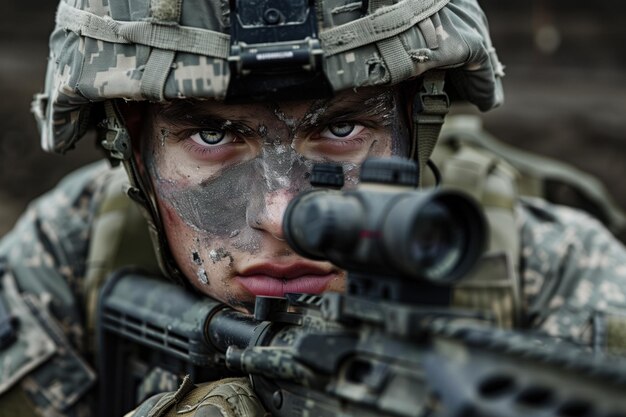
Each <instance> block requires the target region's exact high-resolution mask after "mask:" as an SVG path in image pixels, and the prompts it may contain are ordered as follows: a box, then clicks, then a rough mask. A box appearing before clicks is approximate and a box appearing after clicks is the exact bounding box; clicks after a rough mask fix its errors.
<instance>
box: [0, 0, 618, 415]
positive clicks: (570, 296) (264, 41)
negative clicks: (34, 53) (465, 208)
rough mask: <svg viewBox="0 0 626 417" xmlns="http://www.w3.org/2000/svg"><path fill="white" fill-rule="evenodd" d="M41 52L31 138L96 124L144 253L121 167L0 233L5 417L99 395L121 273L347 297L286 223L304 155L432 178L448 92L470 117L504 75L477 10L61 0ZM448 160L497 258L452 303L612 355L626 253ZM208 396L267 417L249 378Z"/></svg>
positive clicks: (491, 173)
mask: <svg viewBox="0 0 626 417" xmlns="http://www.w3.org/2000/svg"><path fill="white" fill-rule="evenodd" d="M228 33H230V37H229V36H228V35H227V34H228ZM276 39H280V40H281V41H280V42H277V41H276ZM50 46H51V52H50V57H49V66H48V72H47V77H46V86H45V91H44V93H43V94H41V95H38V96H37V97H36V100H35V102H34V104H33V111H34V113H35V115H36V117H37V120H38V122H39V127H40V130H41V138H42V144H43V147H44V148H45V149H46V150H49V151H55V152H61V153H62V152H65V151H68V150H69V149H71V148H72V147H73V146H74V144H75V142H76V141H77V140H78V139H80V138H81V137H82V136H83V135H84V134H85V132H86V131H87V129H88V128H89V127H96V129H97V130H98V132H99V138H100V139H101V141H102V146H103V148H104V149H105V150H106V152H107V155H108V157H109V159H110V160H111V161H113V162H117V163H119V162H121V163H122V164H123V165H124V168H125V171H126V173H127V175H128V178H127V179H126V180H125V181H123V182H128V183H129V186H127V187H126V188H125V190H126V193H127V194H128V196H130V197H131V198H132V200H134V201H135V202H136V203H138V205H139V207H141V210H142V212H143V214H144V215H145V216H146V220H147V223H148V228H147V234H149V235H150V237H151V238H152V241H153V242H154V247H155V251H154V252H150V253H148V254H146V253H145V252H144V251H143V249H142V248H143V247H144V246H143V245H142V243H143V242H145V240H146V239H148V237H147V234H146V235H142V234H141V233H142V232H141V231H140V232H137V233H133V232H132V231H133V230H134V227H135V225H136V224H137V220H136V218H135V217H133V216H134V214H133V211H132V210H133V208H130V207H128V205H127V204H126V200H120V199H119V198H118V196H117V194H119V192H118V191H119V189H120V188H121V181H120V172H121V171H120V170H119V169H110V168H109V167H108V166H106V164H104V163H99V164H96V165H92V166H89V167H86V168H84V169H82V170H80V171H78V172H76V173H74V174H72V175H70V176H69V177H68V178H67V179H66V180H64V181H63V182H62V183H61V184H60V185H59V186H58V187H57V188H56V189H55V190H53V191H51V192H50V193H48V194H47V195H45V196H43V197H41V198H40V199H38V200H37V201H36V202H34V203H33V204H32V205H31V206H30V208H29V210H28V212H27V213H25V214H24V215H23V217H22V219H21V220H20V221H19V223H18V224H17V226H16V227H15V229H14V230H13V231H12V232H11V233H9V234H8V235H7V236H5V237H4V239H3V240H2V241H1V243H0V259H1V260H2V261H1V263H0V277H1V278H2V287H1V290H2V293H1V294H2V297H1V298H0V301H1V303H0V307H1V308H0V315H2V317H1V319H2V320H1V324H2V325H1V326H0V332H1V333H0V344H1V345H0V348H1V349H2V350H1V351H0V355H1V356H2V358H3V360H2V361H1V362H0V363H1V365H0V368H1V372H0V409H1V410H3V411H5V410H6V413H7V415H46V416H57V415H68V416H74V415H76V416H79V415H80V416H85V415H91V414H92V413H94V410H97V407H98V406H97V404H98V401H106V400H107V399H104V398H100V399H96V398H94V395H93V393H92V392H93V386H94V383H95V380H96V375H95V373H94V371H93V363H92V361H93V354H94V352H93V346H92V344H93V342H92V337H93V336H92V334H91V333H92V331H93V306H94V303H95V300H96V298H97V293H98V290H99V288H100V286H101V285H102V282H103V280H104V277H105V276H106V275H107V273H108V272H109V271H110V270H111V269H113V268H115V267H118V266H121V265H131V264H138V263H139V264H142V263H144V262H145V263H150V261H149V259H150V257H151V256H154V255H156V259H157V261H158V264H159V266H160V268H161V270H162V271H163V273H164V274H165V275H166V276H167V277H168V278H170V279H173V280H176V281H178V282H180V283H181V285H186V286H188V288H189V289H190V290H192V289H193V290H196V291H199V292H201V293H203V294H206V295H207V296H210V297H213V298H216V299H218V300H221V301H223V302H225V303H227V304H229V305H231V306H233V307H235V308H237V309H239V310H241V311H249V310H250V305H251V303H252V302H253V300H254V297H255V296H257V295H283V294H284V293H285V292H305V293H320V292H323V291H342V290H343V288H344V283H345V276H344V272H343V271H341V270H339V269H337V268H336V267H334V266H333V265H332V264H330V263H327V262H320V261H310V260H307V259H303V258H301V257H299V256H297V255H296V254H295V253H294V252H293V251H292V250H291V249H290V248H289V247H288V245H287V244H286V242H285V241H284V237H283V234H282V230H281V218H282V214H283V211H284V209H285V206H286V204H287V202H288V201H289V200H290V199H291V198H292V197H293V196H294V195H295V194H296V193H298V192H300V191H303V190H306V189H307V188H308V187H309V184H308V177H309V175H310V172H311V167H312V165H313V164H314V163H315V162H320V161H332V162H335V163H338V164H340V165H341V166H342V167H343V169H344V172H345V183H346V187H353V186H354V185H355V184H356V182H357V174H358V170H359V164H360V163H361V162H362V161H363V160H364V159H365V158H366V157H368V156H392V155H397V156H406V157H412V158H414V159H415V160H416V161H417V162H418V164H419V166H420V168H421V172H426V170H427V168H426V167H427V166H428V162H427V161H428V159H429V157H430V154H431V152H432V150H433V147H434V144H435V141H436V138H437V135H438V131H439V128H440V126H441V124H442V122H443V119H444V116H445V114H446V112H447V110H448V105H449V100H448V96H447V95H446V93H445V92H444V89H443V87H444V84H445V85H446V90H445V91H447V92H448V93H449V94H450V95H451V96H453V98H460V99H464V100H468V101H470V102H472V103H474V104H475V105H477V106H478V107H479V108H480V109H482V110H488V109H490V108H493V107H495V106H497V105H498V104H500V103H501V102H502V90H501V85H500V77H501V76H502V75H503V73H502V66H501V64H500V62H499V61H498V58H497V55H496V53H495V50H494V49H493V47H492V46H491V42H490V39H489V35H488V30H487V24H486V20H485V18H484V16H483V13H482V11H481V10H480V8H479V6H478V4H477V2H476V1H474V0H452V1H446V0H433V1H421V0H403V1H399V2H394V1H385V0H378V1H369V2H367V1H364V2H348V1H344V0H330V1H324V2H318V3H317V4H316V8H314V7H313V4H312V2H304V1H302V2H280V4H279V2H269V1H268V2H260V3H259V2H254V1H245V0H239V1H233V2H230V4H229V3H228V2H224V1H204V0H184V1H183V0H151V1H150V2H126V1H119V0H109V1H92V0H90V1H74V0H62V1H61V3H60V6H59V10H58V13H57V17H56V28H55V30H54V32H53V34H52V36H51V39H50ZM450 160H451V161H453V162H451V163H450V164H449V165H446V166H445V167H444V174H446V175H445V176H444V181H449V182H451V183H453V184H452V185H453V186H459V187H462V188H469V189H470V191H471V192H472V193H473V194H474V195H475V196H477V197H478V198H479V199H481V201H482V202H483V204H485V206H487V210H488V217H489V220H490V222H491V224H492V226H493V228H494V230H495V232H494V236H493V237H492V241H491V243H490V253H496V254H498V253H499V254H501V255H502V256H500V257H499V258H498V259H500V261H501V262H502V265H503V266H504V268H502V269H501V270H503V271H505V273H504V276H496V277H494V278H493V281H494V282H493V283H492V284H493V285H491V284H489V285H485V286H484V287H483V288H479V289H478V290H477V292H476V290H469V289H467V291H465V292H462V291H460V292H459V300H458V303H459V304H463V305H468V306H473V307H476V308H490V309H493V310H498V311H496V315H498V317H499V322H500V324H501V325H503V326H517V327H521V328H530V327H532V328H535V329H538V330H540V331H543V332H545V333H547V334H549V335H552V336H554V337H557V338H563V339H568V340H572V341H575V342H578V343H584V344H588V345H591V344H592V338H591V335H592V334H593V335H594V338H593V341H595V342H596V345H597V346H596V347H597V348H602V347H608V348H609V349H614V350H619V349H622V348H624V346H623V345H624V342H623V340H624V337H621V338H620V336H623V335H622V333H623V330H621V329H623V328H624V327H625V326H621V327H620V325H621V324H623V323H625V320H624V319H623V318H622V316H621V312H623V311H625V310H624V309H625V308H626V290H624V288H626V269H625V267H624V265H625V264H626V263H625V262H624V261H626V252H625V251H624V248H623V247H622V246H621V245H620V244H619V243H618V242H617V241H616V240H615V239H614V238H613V237H612V236H611V235H610V234H609V233H608V232H607V231H606V230H605V229H604V228H603V227H602V226H601V225H600V224H599V223H598V222H597V221H595V220H593V219H592V218H590V217H588V216H586V215H584V214H582V213H580V212H577V211H574V210H571V209H567V208H564V207H557V206H552V205H550V204H548V203H546V202H544V201H541V200H537V199H533V200H518V199H517V198H516V195H515V192H514V187H513V186H512V185H511V184H512V183H513V181H514V177H515V174H514V172H513V171H512V170H511V169H510V168H508V167H507V166H506V165H505V164H501V163H500V162H499V161H497V160H496V159H493V158H489V157H486V156H485V155H483V154H482V153H480V152H478V151H476V150H473V149H462V152H461V151H459V152H458V153H457V154H455V156H454V157H453V158H451V159H450ZM468 166H471V167H473V168H471V169H465V168H464V167H468ZM485 166H487V167H488V168H489V169H482V168H481V167H485ZM474 168H476V170H474ZM455 172H456V174H455ZM474 172H479V174H476V175H475V174H474ZM425 177H426V175H424V179H423V182H424V183H426V182H427V179H426V178H425ZM446 178H449V179H446ZM499 184H500V185H501V184H505V186H504V187H502V186H499ZM489 210H490V211H491V215H489ZM124 233H131V234H132V236H133V238H132V239H128V238H127V237H121V236H122V235H123V234H124ZM140 236H141V237H140ZM135 239H137V240H135ZM139 240H141V242H140V241H139ZM145 259H148V260H147V261H146V260H145ZM502 283H505V285H500V284H502ZM502 288H505V290H504V291H502V290H501V289H502ZM472 291H474V292H473V293H472ZM486 294H488V296H486ZM481 299H483V300H484V299H487V300H488V303H487V305H479V304H480V303H479V301H477V300H481ZM620 332H621V333H620ZM155 375H156V376H155ZM150 378H152V379H154V378H157V379H159V380H160V381H161V385H160V388H161V389H162V390H164V391H165V390H174V389H176V384H175V383H174V382H172V380H171V379H168V377H167V376H163V375H161V374H158V373H152V372H150V373H149V375H147V376H146V379H150ZM196 382H202V381H196ZM100 383H103V384H106V383H107V381H100ZM198 389H200V388H198ZM201 389H202V390H203V391H200V394H198V392H197V391H195V390H194V391H192V392H195V394H193V398H198V399H199V400H198V401H197V402H198V403H200V404H201V405H202V406H200V407H192V408H190V411H189V412H188V413H189V414H193V413H195V412H196V410H197V414H198V415H205V414H202V413H206V415H228V416H231V415H237V416H243V415H245V416H248V415H262V414H263V409H262V407H261V406H260V404H259V403H258V401H256V400H255V399H254V394H253V392H252V390H251V388H250V387H249V386H248V385H247V384H246V383H245V380H240V379H238V380H235V381H227V382H221V383H220V382H218V383H216V384H211V385H208V386H203V387H202V388H201ZM172 398H173V397H171V396H166V397H163V396H162V395H160V396H157V397H152V398H151V399H150V400H148V401H147V402H146V403H144V404H143V405H142V406H141V407H140V408H139V409H138V411H137V413H136V415H144V413H145V415H147V414H148V412H149V410H151V409H153V411H152V413H153V414H152V415H157V414H154V413H155V411H154V410H155V409H160V410H161V411H162V412H165V411H166V409H167V407H165V406H164V402H165V400H167V399H172ZM176 399H177V400H178V399H179V398H178V397H176ZM172 401H173V400H172ZM171 404H172V403H171V402H170V403H167V405H171ZM196 405H197V404H196ZM159 407H160V408H159ZM161 411H160V412H161ZM210 412H217V414H209V413H210ZM158 415H161V414H158Z"/></svg>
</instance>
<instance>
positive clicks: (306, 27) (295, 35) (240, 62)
mask: <svg viewBox="0 0 626 417" xmlns="http://www.w3.org/2000/svg"><path fill="white" fill-rule="evenodd" d="M230 22H231V23H230V24H231V27H230V39H231V40H230V56H229V57H228V63H229V68H230V74H231V77H230V83H229V85H228V92H227V95H226V102H229V103H241V102H254V101H268V100H271V101H280V100H290V99H294V98H295V97H297V98H298V99H315V98H325V97H331V96H332V94H333V90H332V87H331V85H330V83H329V82H328V79H327V78H326V75H325V74H324V71H323V65H322V64H323V59H324V51H323V50H322V47H321V44H320V40H319V37H318V29H317V15H316V12H315V1H314V0H230Z"/></svg>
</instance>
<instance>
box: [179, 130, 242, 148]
mask: <svg viewBox="0 0 626 417" xmlns="http://www.w3.org/2000/svg"><path fill="white" fill-rule="evenodd" d="M189 139H190V140H192V141H193V142H194V143H195V144H197V145H200V146H202V147H213V146H217V145H225V144H227V143H233V142H235V141H236V140H237V138H236V136H235V135H234V134H233V133H232V132H228V131H226V130H224V129H203V130H200V131H197V132H195V133H193V134H191V135H190V136H189Z"/></svg>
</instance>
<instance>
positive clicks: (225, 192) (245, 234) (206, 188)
mask: <svg viewBox="0 0 626 417" xmlns="http://www.w3.org/2000/svg"><path fill="white" fill-rule="evenodd" d="M312 164H313V162H312V161H308V160H306V159H305V158H303V157H302V156H300V155H298V154H296V153H295V151H293V149H291V148H290V147H288V146H284V145H279V146H269V147H264V149H263V150H262V153H261V155H259V156H258V157H257V158H255V159H253V160H251V161H247V162H244V163H241V164H239V165H237V166H235V167H232V168H228V169H226V170H225V171H224V172H223V173H221V174H220V175H218V176H216V177H214V178H211V179H209V180H205V181H203V182H202V183H200V184H199V185H191V186H188V187H181V186H180V184H178V183H177V182H175V181H171V180H167V179H164V178H161V177H159V176H158V174H157V176H156V178H157V181H156V187H157V189H158V190H159V191H158V192H159V194H160V195H161V197H162V198H164V199H165V200H166V201H168V202H169V204H171V205H172V206H173V207H174V209H175V211H176V212H177V213H178V214H179V215H180V216H181V218H182V219H183V221H184V222H185V223H187V224H188V225H190V226H191V227H193V228H194V229H195V230H197V231H198V232H202V233H203V234H205V233H206V234H209V235H212V236H218V237H221V238H228V239H232V241H233V244H234V246H235V247H238V248H241V249H243V248H246V249H248V250H250V251H254V250H255V249H256V248H257V246H258V245H257V244H255V242H256V239H254V233H251V230H250V228H249V227H246V226H252V227H254V226H255V222H257V221H259V217H260V216H262V215H263V213H264V212H265V211H268V210H270V211H271V210H272V209H273V208H272V207H268V206H267V203H268V202H267V198H266V196H268V195H269V194H271V193H275V192H279V190H280V192H283V193H285V194H287V195H288V196H291V197H292V196H295V195H296V194H297V193H298V192H300V191H302V190H304V189H306V188H308V187H310V186H309V185H308V178H309V176H310V174H309V172H310V167H311V166H312Z"/></svg>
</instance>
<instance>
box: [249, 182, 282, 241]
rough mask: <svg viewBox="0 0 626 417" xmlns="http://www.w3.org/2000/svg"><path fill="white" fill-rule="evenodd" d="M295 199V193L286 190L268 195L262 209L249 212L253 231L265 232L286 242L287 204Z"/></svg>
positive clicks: (271, 192) (279, 190)
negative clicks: (284, 225)
mask: <svg viewBox="0 0 626 417" xmlns="http://www.w3.org/2000/svg"><path fill="white" fill-rule="evenodd" d="M293 197H294V193H293V192H290V191H288V190H286V189H284V188H282V189H278V190H274V191H270V192H268V193H266V194H265V196H264V200H263V202H262V203H261V204H260V207H257V208H256V210H249V211H248V214H247V217H248V218H247V221H248V224H249V225H250V227H252V228H253V229H257V230H262V231H265V232H267V233H269V234H271V235H272V236H274V238H276V239H278V240H281V241H284V240H285V236H284V234H283V216H284V214H285V209H286V208H287V204H289V201H291V199H292V198H293Z"/></svg>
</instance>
